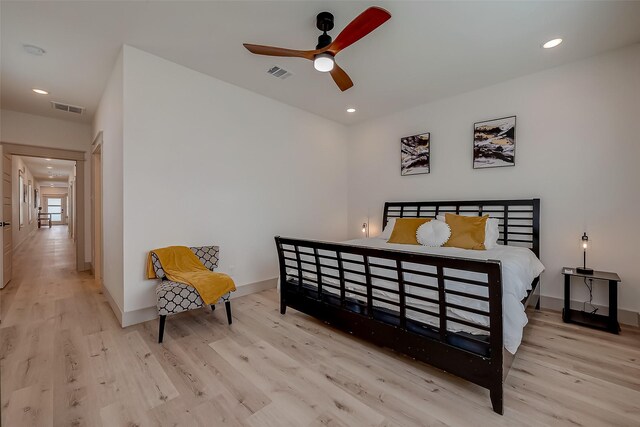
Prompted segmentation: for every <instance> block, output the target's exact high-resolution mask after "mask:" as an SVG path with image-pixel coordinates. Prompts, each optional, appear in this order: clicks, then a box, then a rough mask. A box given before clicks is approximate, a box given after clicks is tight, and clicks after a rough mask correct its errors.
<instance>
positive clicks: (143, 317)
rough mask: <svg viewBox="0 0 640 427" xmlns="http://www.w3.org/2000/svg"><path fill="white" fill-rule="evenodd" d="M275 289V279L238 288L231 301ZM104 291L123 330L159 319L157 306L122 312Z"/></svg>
mask: <svg viewBox="0 0 640 427" xmlns="http://www.w3.org/2000/svg"><path fill="white" fill-rule="evenodd" d="M275 287H276V279H275V278H273V279H267V280H262V281H260V282H254V283H249V284H246V285H242V286H238V289H237V290H236V291H235V292H233V293H232V294H231V299H235V298H239V297H242V296H245V295H249V294H253V293H256V292H262V291H265V290H267V289H274V288H275ZM102 291H103V293H104V294H105V295H106V297H107V300H108V301H109V305H111V309H112V310H113V312H114V313H115V315H116V317H117V318H118V321H119V322H120V325H122V327H123V328H126V327H127V326H131V325H135V324H137V323H143V322H147V321H149V320H153V319H156V318H157V317H158V309H157V308H156V307H155V306H153V307H145V308H141V309H138V310H133V311H125V312H122V311H121V310H120V307H118V305H117V304H116V303H115V301H114V300H113V298H112V297H111V295H110V294H109V292H108V291H107V289H106V288H105V287H104V286H103V287H102Z"/></svg>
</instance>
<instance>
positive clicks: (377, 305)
mask: <svg viewBox="0 0 640 427" xmlns="http://www.w3.org/2000/svg"><path fill="white" fill-rule="evenodd" d="M275 240H276V246H277V250H278V259H279V263H280V312H281V313H282V314H285V312H286V308H287V307H292V308H294V309H296V310H298V311H301V312H303V313H306V314H309V315H311V316H313V317H316V318H318V319H320V320H322V321H324V322H326V323H328V324H330V325H332V326H334V327H336V328H338V329H341V330H344V331H346V332H349V333H351V334H353V335H356V336H358V337H361V338H364V339H366V340H369V341H371V342H374V343H376V344H378V345H381V346H385V347H389V348H391V349H393V350H396V351H398V352H401V353H404V354H406V355H408V356H410V357H413V358H415V359H417V360H420V361H422V362H425V363H428V364H430V365H433V366H435V367H437V368H439V369H442V370H444V371H447V372H449V373H451V374H454V375H457V376H459V377H461V378H464V379H466V380H468V381H471V382H473V383H475V384H478V385H480V386H482V387H485V388H487V389H488V390H489V392H490V393H489V394H490V397H491V403H492V406H493V410H494V411H495V412H497V413H499V414H502V413H503V335H502V284H501V281H502V276H501V265H500V262H499V261H494V260H489V261H483V260H471V259H461V258H448V257H442V256H435V255H427V254H416V253H411V252H404V251H395V250H387V249H375V248H368V247H361V246H352V245H346V244H339V243H328V242H319V241H310V240H299V239H290V238H283V237H276V238H275Z"/></svg>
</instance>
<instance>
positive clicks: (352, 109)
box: [347, 108, 356, 113]
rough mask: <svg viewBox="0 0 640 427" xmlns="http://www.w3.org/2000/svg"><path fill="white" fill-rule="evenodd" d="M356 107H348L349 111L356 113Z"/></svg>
mask: <svg viewBox="0 0 640 427" xmlns="http://www.w3.org/2000/svg"><path fill="white" fill-rule="evenodd" d="M355 112H356V109H355V108H347V113H355Z"/></svg>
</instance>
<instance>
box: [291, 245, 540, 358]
mask: <svg viewBox="0 0 640 427" xmlns="http://www.w3.org/2000/svg"><path fill="white" fill-rule="evenodd" d="M343 243H344V244H348V245H353V246H365V247H371V248H379V249H392V250H401V251H409V252H415V253H421V254H430V255H439V256H447V257H456V258H467V259H477V260H489V259H492V260H499V261H500V262H501V266H502V313H503V335H504V336H503V343H504V347H505V349H506V350H507V351H509V352H510V353H512V354H515V352H516V351H517V349H518V347H519V345H520V343H521V341H522V333H523V328H524V327H525V325H526V324H527V316H526V313H525V307H524V306H523V304H522V302H521V301H522V300H523V299H524V298H525V297H526V296H527V293H528V291H529V290H531V284H532V282H533V280H534V279H535V278H536V277H538V276H539V275H540V274H541V273H542V272H543V271H544V266H543V265H542V263H541V262H540V260H538V258H537V257H536V256H535V254H534V253H533V252H532V251H531V250H530V249H528V248H524V247H517V246H503V245H498V246H497V247H496V248H493V249H489V250H484V251H474V250H468V249H459V248H448V247H440V248H432V247H427V246H421V245H401V244H391V243H387V242H386V240H384V239H379V238H368V239H356V240H349V241H346V242H343ZM350 256H351V255H350V254H343V259H344V263H345V267H346V268H349V269H353V268H352V267H354V266H355V265H354V264H351V265H349V264H348V260H349V257H350ZM354 259H357V256H354ZM309 261H312V260H311V259H309ZM370 262H371V263H373V264H377V265H382V266H383V265H391V264H392V263H395V261H392V260H386V259H375V260H374V259H373V258H372V259H370ZM323 265H325V266H326V267H327V268H329V269H331V268H334V267H335V265H331V263H330V262H328V261H326V260H325V261H323ZM411 268H412V269H417V270H418V271H422V272H429V273H435V267H433V266H429V265H417V264H416V265H412V266H411ZM323 270H324V267H323ZM446 270H448V271H445V275H447V276H455V277H459V278H461V279H472V280H473V279H476V280H483V277H484V275H483V274H481V273H474V272H470V271H462V270H450V269H446ZM371 273H372V274H373V275H378V276H387V275H388V273H389V270H387V269H384V268H376V267H371ZM296 274H297V273H296V270H295V269H289V268H288V269H287V275H291V276H292V277H293V276H295V275H296ZM303 275H304V277H305V278H307V279H310V280H314V279H315V278H316V276H315V274H314V273H309V272H304V273H303ZM345 279H351V280H354V281H357V282H361V281H362V276H361V275H358V274H354V273H349V272H347V273H345ZM404 279H405V280H406V281H411V282H416V283H424V282H425V280H424V279H425V276H422V275H419V274H418V275H415V274H411V273H405V274H404ZM434 280H435V279H434ZM323 282H324V283H328V284H334V285H337V286H339V282H338V281H337V280H335V279H332V278H329V277H325V276H323ZM372 284H373V285H374V286H376V287H379V288H387V289H389V291H385V290H380V289H374V290H373V295H374V297H375V298H377V299H386V300H391V301H394V300H395V301H397V292H393V290H394V289H396V290H397V280H395V279H394V278H392V277H390V278H389V280H386V279H382V278H373V279H372ZM430 284H432V285H435V284H436V283H435V282H431V283H430ZM445 287H446V288H447V289H452V290H459V291H462V292H466V293H472V294H474V295H484V296H486V294H487V289H486V288H482V287H478V286H475V285H471V284H466V283H462V282H457V281H455V280H447V281H446V282H445ZM346 289H347V292H346V296H347V297H348V298H349V299H351V300H355V301H362V302H364V301H365V298H363V296H362V295H358V293H363V291H365V288H364V287H363V286H360V285H355V284H351V283H348V282H347V284H346ZM349 291H351V292H349ZM406 291H407V293H410V294H413V295H416V296H422V297H427V298H432V299H438V295H437V292H434V291H431V290H428V289H424V288H419V287H412V286H409V285H407V286H406ZM323 292H327V293H335V294H337V292H338V291H337V290H334V289H332V288H329V287H325V288H323ZM354 292H357V293H354ZM364 293H366V292H364ZM447 301H448V302H452V303H455V304H458V305H461V306H464V307H470V308H475V309H478V310H483V311H488V309H489V305H488V302H486V301H480V300H475V299H470V298H465V297H461V296H456V295H452V294H447ZM405 306H406V307H407V308H408V309H407V312H406V316H407V318H408V319H412V320H415V321H417V322H420V323H424V324H427V325H431V326H434V327H437V326H439V319H438V318H437V317H433V316H429V315H426V314H424V313H420V312H417V311H413V310H411V309H409V307H416V308H418V309H423V310H428V311H431V312H436V313H437V312H438V305H437V304H432V303H430V302H426V301H423V300H418V299H415V298H410V297H407V298H406V304H405ZM374 308H376V309H378V310H383V311H384V310H386V311H389V312H391V311H394V310H397V307H396V306H394V305H392V304H385V303H384V302H381V301H376V300H374ZM447 310H448V312H447V314H448V316H450V317H451V318H453V319H454V320H449V321H447V329H448V330H449V331H450V332H462V333H465V334H471V335H476V336H481V335H486V332H485V331H483V330H481V329H478V328H474V327H472V326H469V325H465V324H461V323H456V322H455V319H461V320H464V321H467V322H471V323H473V324H476V325H483V326H488V325H489V318H488V317H487V316H483V315H481V314H475V313H471V312H468V311H465V310H460V309H455V308H451V307H448V308H447Z"/></svg>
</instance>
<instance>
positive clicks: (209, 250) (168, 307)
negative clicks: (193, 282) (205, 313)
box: [151, 246, 231, 343]
mask: <svg viewBox="0 0 640 427" xmlns="http://www.w3.org/2000/svg"><path fill="white" fill-rule="evenodd" d="M189 249H191V250H192V251H193V253H194V254H196V256H197V257H198V258H199V259H200V261H201V262H202V264H204V266H205V267H207V268H208V269H209V270H211V271H214V270H215V269H216V268H217V267H218V254H219V252H220V248H219V247H218V246H198V247H193V248H189ZM151 261H152V262H153V270H154V271H155V273H156V277H157V278H158V279H159V280H160V283H159V284H158V287H157V288H156V297H157V299H158V302H157V305H158V314H159V315H160V327H159V328H158V329H159V330H158V342H159V343H161V342H162V337H163V335H164V323H165V321H166V320H167V316H170V315H172V314H176V313H182V312H183V311H189V310H195V309H197V308H201V307H204V306H205V304H204V302H203V301H202V298H200V294H198V291H196V290H195V288H193V287H192V286H189V285H185V284H183V283H178V282H172V281H170V280H169V279H168V278H167V276H166V275H165V274H164V270H162V265H161V264H160V260H158V257H157V256H156V254H154V253H151ZM230 295H231V294H230V293H226V294H225V295H223V296H222V297H221V298H220V299H219V300H218V302H220V301H224V305H225V308H226V310H227V321H228V322H229V324H231V301H229V297H230ZM216 304H217V303H216ZM215 309H216V306H215V304H213V305H211V310H214V311H215Z"/></svg>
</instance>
